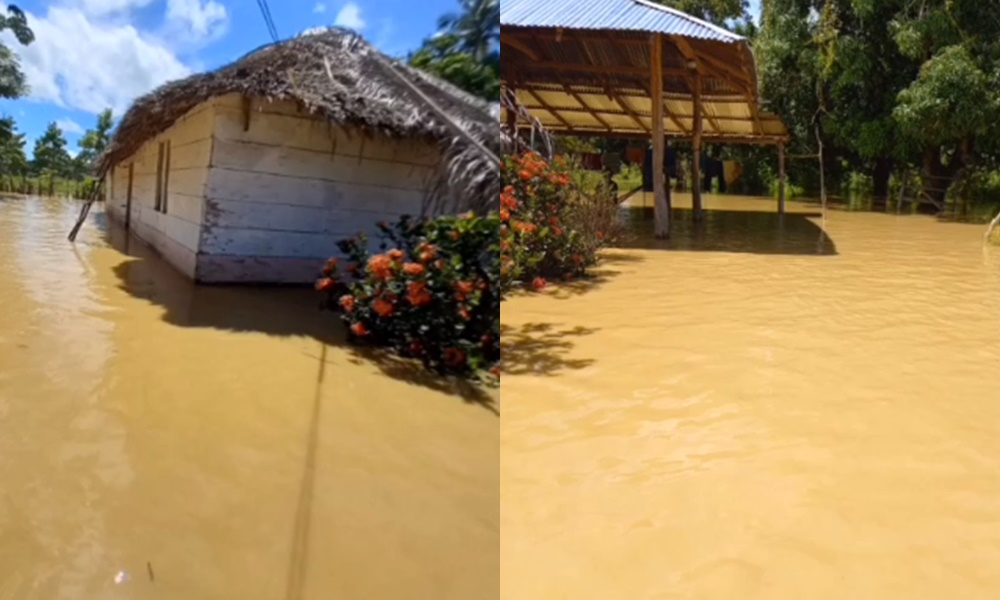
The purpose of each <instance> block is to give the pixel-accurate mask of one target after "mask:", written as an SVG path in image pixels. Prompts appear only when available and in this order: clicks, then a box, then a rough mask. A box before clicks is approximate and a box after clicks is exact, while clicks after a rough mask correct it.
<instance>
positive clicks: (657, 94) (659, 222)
mask: <svg viewBox="0 0 1000 600" xmlns="http://www.w3.org/2000/svg"><path fill="white" fill-rule="evenodd" d="M649 49H650V55H651V60H650V61H649V63H650V68H651V70H652V72H651V73H650V77H651V82H650V90H651V91H652V95H653V97H652V98H651V100H652V101H653V220H654V230H655V232H656V237H658V238H667V237H670V206H669V205H668V204H667V184H666V174H665V173H664V166H665V165H666V162H667V161H666V148H665V145H664V141H665V136H664V132H663V36H662V35H661V34H659V33H654V34H653V35H652V37H650V48H649Z"/></svg>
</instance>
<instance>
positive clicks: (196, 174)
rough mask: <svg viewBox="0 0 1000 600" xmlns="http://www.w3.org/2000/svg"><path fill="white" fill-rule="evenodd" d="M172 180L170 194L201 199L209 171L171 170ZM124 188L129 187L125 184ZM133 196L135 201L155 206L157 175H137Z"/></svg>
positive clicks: (169, 188)
mask: <svg viewBox="0 0 1000 600" xmlns="http://www.w3.org/2000/svg"><path fill="white" fill-rule="evenodd" d="M169 177H170V180H169V183H168V185H167V190H168V191H169V192H170V193H176V194H181V195H185V196H191V197H195V198H201V197H204V195H205V183H206V180H207V179H208V170H207V169H203V168H198V169H181V170H176V171H175V170H173V169H171V170H170V174H169ZM124 187H126V188H127V187H128V182H127V181H126V182H125V185H124ZM132 195H133V199H134V201H136V202H138V203H140V204H144V205H147V206H154V205H155V202H156V173H155V172H153V173H136V174H135V177H134V179H133V181H132Z"/></svg>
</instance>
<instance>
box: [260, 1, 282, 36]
mask: <svg viewBox="0 0 1000 600" xmlns="http://www.w3.org/2000/svg"><path fill="white" fill-rule="evenodd" d="M257 6H259V7H260V14H261V15H263V17H264V24H265V25H266V26H267V33H268V34H270V35H271V39H272V40H273V41H274V42H275V43H277V41H278V39H279V38H278V28H277V27H275V26H274V17H273V16H271V7H269V6H268V5H267V0H257Z"/></svg>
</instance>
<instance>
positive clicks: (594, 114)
mask: <svg viewBox="0 0 1000 600" xmlns="http://www.w3.org/2000/svg"><path fill="white" fill-rule="evenodd" d="M563 89H565V90H566V93H567V94H569V96H570V97H571V98H573V99H574V100H576V101H577V102H578V103H579V104H580V106H582V107H583V108H582V109H580V110H581V111H582V112H585V113H587V114H589V115H590V116H592V117H594V120H595V121H597V122H598V123H600V124H601V125H603V126H604V128H605V129H607V130H608V131H614V127H612V126H611V124H610V123H608V122H607V121H605V120H604V119H603V118H601V115H599V114H598V113H597V111H596V110H594V109H592V108H590V105H589V104H587V103H586V102H585V101H584V100H583V97H582V96H580V94H577V93H576V92H574V91H573V88H571V87H569V86H568V85H566V84H563ZM560 110H569V111H571V112H577V109H560ZM622 114H624V113H622Z"/></svg>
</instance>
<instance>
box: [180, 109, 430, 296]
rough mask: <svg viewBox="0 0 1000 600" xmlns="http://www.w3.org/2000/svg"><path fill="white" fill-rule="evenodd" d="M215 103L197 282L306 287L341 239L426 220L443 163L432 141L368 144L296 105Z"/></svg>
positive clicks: (335, 251) (385, 140) (370, 141)
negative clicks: (414, 218) (406, 220)
mask: <svg viewBox="0 0 1000 600" xmlns="http://www.w3.org/2000/svg"><path fill="white" fill-rule="evenodd" d="M243 111H244V108H243V103H242V101H241V99H240V98H239V96H235V95H233V96H226V97H223V98H220V99H217V100H216V104H215V123H214V144H213V148H214V151H213V154H212V161H211V165H212V167H211V170H210V172H209V177H208V181H207V183H206V186H205V219H204V225H205V226H204V228H203V230H202V237H201V255H200V257H199V266H198V278H199V280H201V281H205V282H235V281H240V282H269V283H304V282H309V281H312V280H313V279H314V278H315V277H316V275H317V273H318V271H319V269H320V268H321V266H322V264H323V262H324V261H326V260H327V259H328V258H329V257H331V256H337V255H338V254H339V251H338V249H337V247H336V243H337V241H338V240H340V239H343V238H346V237H351V236H353V235H357V234H358V233H361V232H364V233H366V234H368V235H369V236H370V237H371V238H372V239H373V240H374V239H376V238H377V235H376V234H377V226H376V223H378V222H379V221H382V220H388V221H395V220H396V219H398V218H399V217H400V216H401V215H403V214H411V215H419V214H420V213H421V210H422V207H423V204H424V200H425V198H426V195H427V191H428V189H429V188H430V185H431V182H432V178H433V176H434V168H436V166H437V164H438V163H439V160H440V159H439V156H440V155H439V153H438V150H437V148H436V147H435V146H434V145H432V144H422V143H418V142H413V141H409V140H404V141H400V140H391V139H388V138H375V139H372V138H365V137H363V136H362V135H361V134H360V133H357V132H353V133H352V132H349V131H347V130H345V129H343V128H341V127H338V126H336V125H333V124H331V123H329V122H327V121H325V120H323V119H318V118H316V117H314V116H312V115H309V114H306V113H303V112H302V111H300V110H299V108H298V107H297V106H296V105H295V104H293V103H291V102H274V103H271V102H266V101H263V100H260V99H255V100H254V101H253V102H252V103H251V117H250V126H249V129H246V128H245V120H244V112H243Z"/></svg>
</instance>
